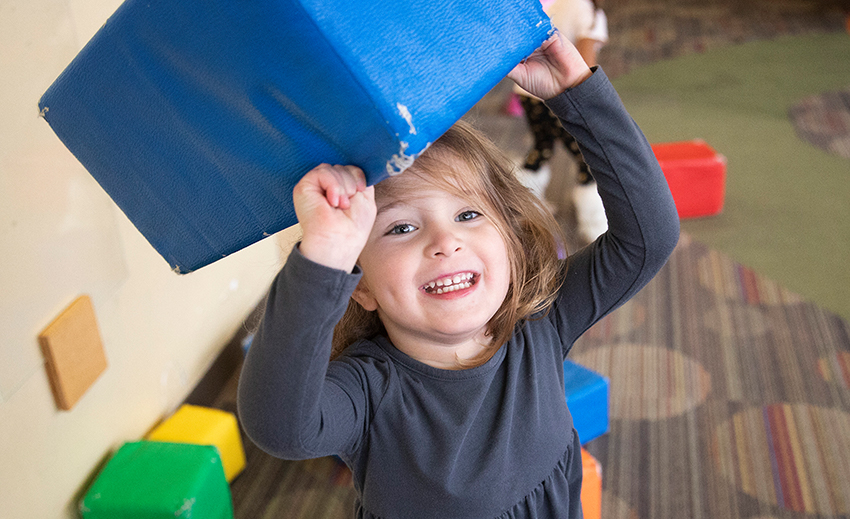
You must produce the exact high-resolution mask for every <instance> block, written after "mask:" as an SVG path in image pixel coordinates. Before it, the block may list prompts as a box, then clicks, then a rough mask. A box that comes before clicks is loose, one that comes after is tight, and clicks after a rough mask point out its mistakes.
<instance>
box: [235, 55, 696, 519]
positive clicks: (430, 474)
mask: <svg viewBox="0 0 850 519" xmlns="http://www.w3.org/2000/svg"><path fill="white" fill-rule="evenodd" d="M547 104H548V105H549V106H550V107H551V109H552V110H553V112H554V113H556V114H557V115H558V116H559V117H560V118H561V120H562V123H563V124H564V126H565V127H566V128H567V130H568V131H569V132H570V133H571V134H572V135H574V136H575V137H576V139H577V140H578V142H579V143H580V144H581V145H582V149H583V153H584V156H585V159H586V160H587V162H588V164H590V167H591V170H592V171H593V173H594V176H595V178H596V180H597V182H598V188H599V191H600V195H601V196H602V199H603V202H604V204H605V208H606V212H607V215H608V222H609V230H608V232H607V233H606V234H604V235H602V236H601V237H600V238H599V239H598V240H597V241H596V242H594V243H593V244H591V245H589V246H588V247H586V248H584V249H582V250H580V251H578V252H577V253H575V254H574V255H572V256H571V257H570V260H569V261H570V263H569V268H568V270H567V273H566V281H565V282H564V284H563V288H562V290H561V292H560V294H559V296H558V299H557V300H556V302H555V303H554V306H553V307H552V309H551V311H550V312H549V313H548V314H547V315H546V316H545V317H543V318H542V319H534V320H530V321H528V322H526V323H525V324H524V325H522V326H520V327H518V329H517V330H516V332H515V333H514V335H513V337H512V338H511V339H510V340H509V341H508V342H507V343H505V344H504V345H502V346H501V348H500V349H499V350H498V352H497V353H496V354H495V355H494V356H493V357H492V358H491V359H490V360H488V361H487V362H486V363H485V364H483V365H481V366H478V367H475V368H472V369H467V370H459V371H448V370H441V369H437V368H434V367H431V366H428V365H425V364H423V363H421V362H418V361H416V360H414V359H412V358H410V357H409V356H407V355H405V354H404V353H402V352H400V351H399V350H397V349H395V348H394V347H393V345H392V344H391V343H390V342H389V341H388V339H387V338H385V337H375V338H373V339H371V340H364V341H360V342H358V343H356V344H353V345H352V346H350V347H349V348H348V349H347V350H346V351H345V352H344V353H343V355H342V356H341V357H339V358H338V359H336V360H334V361H333V362H328V358H329V354H330V348H331V335H332V331H333V327H334V325H335V324H336V322H337V321H338V320H339V319H340V317H341V316H342V314H343V313H344V311H345V308H346V305H347V304H348V300H349V297H350V295H351V293H352V291H353V290H354V287H355V286H356V284H357V282H358V281H359V279H360V275H359V273H356V272H355V273H353V274H352V273H346V272H342V271H337V270H333V269H329V268H326V267H323V266H320V265H318V264H315V263H313V262H310V261H309V260H307V259H306V258H304V257H303V256H301V254H300V253H299V252H298V250H297V249H296V250H294V251H293V253H292V255H291V256H290V258H289V260H288V261H287V263H286V265H285V266H284V268H283V269H282V270H281V272H280V274H279V275H278V277H277V279H276V280H275V282H274V285H273V287H272V290H271V292H270V295H269V299H268V306H267V309H266V313H265V317H264V318H263V321H262V323H261V325H260V328H259V330H258V331H257V334H256V335H255V338H254V340H253V343H252V345H251V348H250V350H249V352H248V355H247V357H246V359H245V365H244V368H243V371H242V375H241V379H240V384H239V402H238V404H239V415H240V418H241V421H242V425H243V427H244V428H245V430H246V432H247V433H248V434H249V436H250V437H251V438H252V439H253V440H254V441H255V442H256V443H257V444H258V445H259V446H260V447H261V448H263V449H264V450H266V451H267V452H269V453H271V454H273V455H275V456H278V457H282V458H287V459H304V458H313V457H320V456H327V455H338V456H340V457H341V458H342V459H343V460H344V461H345V463H346V464H348V466H349V467H350V468H351V470H352V472H353V478H354V485H355V489H356V491H357V501H356V510H355V511H354V515H355V516H356V517H358V518H383V519H396V518H428V519H432V518H440V519H449V518H464V519H475V518H482V519H483V518H487V519H489V518H494V517H505V518H508V517H510V518H550V519H563V518H573V517H580V513H581V512H580V504H579V491H580V486H581V459H580V454H579V443H578V438H577V437H576V434H575V432H574V429H573V427H572V418H571V416H570V413H569V410H568V409H567V406H566V402H565V397H564V380H563V360H564V358H565V357H566V355H567V353H568V351H569V350H570V348H571V347H572V344H573V343H574V341H575V340H576V339H577V338H578V337H579V336H580V335H581V334H582V333H583V332H584V331H586V330H587V329H588V328H589V327H590V326H591V325H592V324H593V323H595V322H596V321H598V320H599V319H601V318H602V317H603V316H604V315H606V314H607V313H609V312H611V311H612V310H613V309H615V308H616V307H618V306H619V305H621V304H622V303H624V302H625V301H627V300H628V299H629V298H630V297H632V296H633V295H634V294H635V293H636V292H637V291H638V290H640V289H641V288H642V287H643V286H644V285H645V284H646V283H647V282H648V281H649V280H650V279H651V278H652V277H653V276H654V275H655V274H656V273H657V272H658V270H659V269H660V268H661V267H662V266H663V265H664V263H665V262H666V260H667V258H668V256H669V255H670V253H671V252H672V250H673V248H674V246H675V245H676V242H677V240H678V232H679V221H678V216H677V214H676V209H675V206H674V204H673V199H672V197H671V195H670V191H669V189H668V188H667V184H666V182H665V180H664V176H663V174H662V172H661V170H660V168H659V167H658V163H657V161H656V160H655V157H654V155H653V153H652V151H651V149H650V147H649V145H648V143H647V142H646V139H645V138H644V136H643V134H642V133H641V131H640V130H639V128H638V127H637V125H636V124H635V123H634V122H633V121H632V119H631V117H630V116H629V115H628V113H626V110H625V108H624V107H623V106H622V103H621V102H620V99H619V97H618V96H617V94H616V92H615V91H614V88H613V87H612V86H611V84H610V83H609V81H608V79H607V78H606V76H605V74H604V72H603V71H602V70H601V69H596V70H595V71H594V74H593V75H592V76H591V77H590V78H588V79H587V80H586V81H584V82H583V83H581V84H580V85H578V86H577V87H575V88H573V89H570V90H567V91H566V92H564V93H563V94H561V95H560V96H558V97H556V98H554V99H551V100H549V101H547Z"/></svg>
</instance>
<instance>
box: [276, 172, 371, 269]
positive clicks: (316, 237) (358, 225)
mask: <svg viewBox="0 0 850 519" xmlns="http://www.w3.org/2000/svg"><path fill="white" fill-rule="evenodd" d="M292 200H293V202H294V204H295V214H296V215H297V216H298V221H299V222H300V223H301V229H302V231H303V233H304V234H303V237H302V239H301V246H300V250H301V254H303V255H304V256H305V257H306V258H307V259H309V260H311V261H314V262H316V263H319V264H321V265H325V266H326V267H331V268H335V269H339V270H344V271H346V272H351V271H352V270H353V269H354V265H355V263H356V262H357V258H358V257H359V256H360V252H361V251H362V250H363V247H364V245H366V240H367V238H369V233H370V232H371V231H372V224H373V223H375V213H376V208H375V188H374V187H373V186H369V187H366V176H365V175H364V174H363V171H362V170H360V168H357V167H355V166H331V165H330V164H321V165H319V166H316V167H315V168H314V169H312V170H311V171H310V172H309V173H307V174H306V175H304V177H303V178H302V179H301V180H300V181H299V182H298V184H297V185H296V186H295V189H293V191H292Z"/></svg>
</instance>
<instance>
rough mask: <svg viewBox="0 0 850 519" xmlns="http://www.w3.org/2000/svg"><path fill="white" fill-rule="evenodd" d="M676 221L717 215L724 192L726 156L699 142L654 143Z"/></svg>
mask: <svg viewBox="0 0 850 519" xmlns="http://www.w3.org/2000/svg"><path fill="white" fill-rule="evenodd" d="M652 151H654V152H655V157H656V158H657V159H658V164H659V165H661V170H662V171H663V172H664V176H665V177H666V178H667V184H668V185H669V186H670V191H671V192H672V193H673V200H674V201H675V202H676V210H677V211H678V212H679V218H697V217H700V216H710V215H714V214H717V213H719V212H720V211H721V210H722V209H723V198H724V193H725V191H726V157H724V156H723V155H720V154H718V153H717V152H716V151H715V150H714V148H712V147H711V146H709V145H708V144H706V142H705V141H703V140H701V139H695V140H692V141H680V142H667V143H660V144H653V145H652Z"/></svg>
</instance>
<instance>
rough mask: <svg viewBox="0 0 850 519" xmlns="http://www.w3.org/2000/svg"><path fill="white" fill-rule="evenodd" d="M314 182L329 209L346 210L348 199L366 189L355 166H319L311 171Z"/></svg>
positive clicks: (362, 178) (361, 172)
mask: <svg viewBox="0 0 850 519" xmlns="http://www.w3.org/2000/svg"><path fill="white" fill-rule="evenodd" d="M311 173H313V174H315V177H316V178H315V182H316V184H317V186H318V188H319V189H320V190H321V192H322V193H323V195H324V197H325V199H326V200H327V201H328V204H329V205H330V206H331V207H335V208H339V209H348V208H349V207H351V203H350V201H349V199H350V198H351V197H352V196H354V195H355V194H356V193H357V192H358V191H363V190H364V189H366V177H365V175H364V174H363V171H362V170H361V169H360V168H358V167H356V166H340V165H333V166H332V165H330V164H321V165H319V166H317V167H316V168H315V169H313V170H312V171H311Z"/></svg>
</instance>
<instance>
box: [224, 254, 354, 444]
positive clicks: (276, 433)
mask: <svg viewBox="0 0 850 519" xmlns="http://www.w3.org/2000/svg"><path fill="white" fill-rule="evenodd" d="M359 279H360V276H359V274H348V273H345V272H343V271H339V270H334V269H330V268H327V267H324V266H322V265H318V264H316V263H313V262H311V261H309V260H307V259H306V258H304V256H302V255H301V253H300V252H299V251H298V248H297V247H296V248H295V249H294V250H293V252H292V254H291V255H290V257H289V259H288V260H287V262H286V265H284V267H283V269H282V270H281V271H280V273H279V274H278V276H277V278H276V279H275V281H274V283H273V284H272V287H271V290H270V292H269V295H268V300H267V303H266V309H265V314H264V316H263V319H262V321H261V323H260V326H259V329H258V330H257V332H256V334H255V336H254V339H253V341H252V343H251V347H250V348H249V350H248V354H247V356H246V358H245V363H244V365H243V367H242V372H241V376H240V379H239V389H238V397H237V400H238V409H239V417H240V420H241V423H242V426H243V428H244V429H245V432H246V433H247V434H248V436H249V437H250V438H251V439H252V440H253V441H254V442H255V443H256V444H257V445H258V446H259V447H260V448H261V449H263V450H264V451H266V452H268V453H270V454H272V455H274V456H277V457H280V458H284V459H306V458H315V457H320V456H326V455H330V454H337V453H341V452H349V451H350V450H351V448H352V447H351V446H352V445H354V444H355V443H356V442H357V441H358V439H359V438H358V436H359V434H360V431H362V430H363V423H364V420H365V418H364V412H363V410H364V409H365V408H366V404H365V395H366V389H365V387H363V386H360V387H358V386H357V380H358V377H357V376H351V377H347V378H346V377H340V376H336V377H330V376H328V371H329V369H328V367H329V358H330V353H331V339H332V335H333V328H334V326H335V325H336V323H337V322H338V321H339V320H340V318H341V317H342V315H343V313H344V312H345V309H346V307H347V304H348V300H349V297H350V296H351V293H352V292H353V291H354V288H355V287H356V285H357V282H358V281H359ZM346 380H350V381H353V383H352V384H350V385H349V386H348V387H346V386H343V385H341V384H340V381H346Z"/></svg>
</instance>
